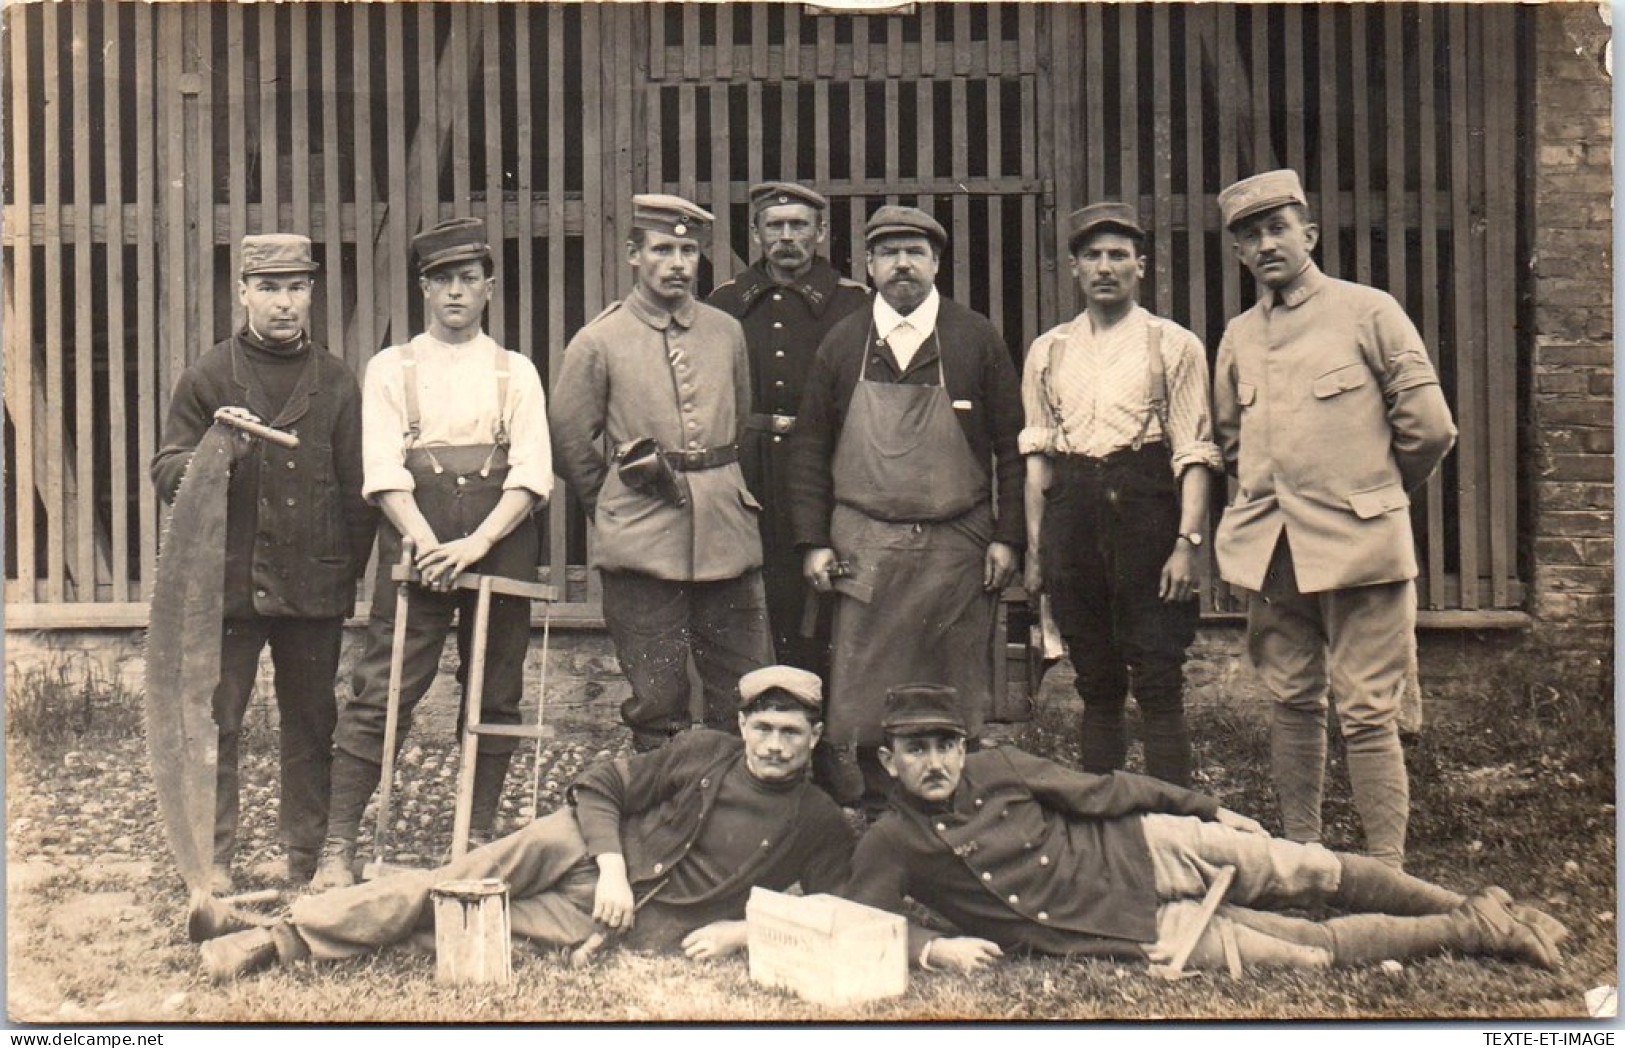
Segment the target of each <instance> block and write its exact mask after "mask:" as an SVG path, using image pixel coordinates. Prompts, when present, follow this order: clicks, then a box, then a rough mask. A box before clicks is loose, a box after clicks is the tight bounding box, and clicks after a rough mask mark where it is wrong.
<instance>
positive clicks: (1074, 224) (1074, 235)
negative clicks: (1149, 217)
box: [1066, 200, 1145, 252]
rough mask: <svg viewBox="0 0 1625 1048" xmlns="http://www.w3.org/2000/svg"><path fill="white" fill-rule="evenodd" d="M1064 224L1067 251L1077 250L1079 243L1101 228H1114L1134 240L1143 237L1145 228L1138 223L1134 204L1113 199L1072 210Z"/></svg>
mask: <svg viewBox="0 0 1625 1048" xmlns="http://www.w3.org/2000/svg"><path fill="white" fill-rule="evenodd" d="M1066 224H1067V235H1066V249H1067V251H1068V252H1073V251H1076V250H1078V245H1079V244H1082V243H1083V242H1084V241H1085V240H1086V239H1088V237H1089V235H1090V234H1091V233H1093V232H1094V231H1095V230H1097V229H1101V228H1106V229H1114V230H1116V231H1117V232H1119V233H1124V234H1126V235H1128V236H1131V237H1133V238H1134V239H1136V240H1144V239H1145V228H1144V227H1143V226H1141V225H1140V216H1139V215H1138V214H1137V213H1136V212H1135V210H1134V205H1132V204H1120V203H1118V202H1117V201H1114V200H1112V201H1102V202H1101V203H1097V204H1090V205H1089V206H1088V207H1080V208H1078V209H1077V210H1076V211H1074V212H1072V214H1071V216H1070V217H1069V218H1068V219H1067V220H1066Z"/></svg>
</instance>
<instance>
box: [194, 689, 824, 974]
mask: <svg viewBox="0 0 1625 1048" xmlns="http://www.w3.org/2000/svg"><path fill="white" fill-rule="evenodd" d="M739 696H740V699H739V705H740V712H739V730H740V734H741V735H742V736H743V742H741V739H740V737H739V736H734V735H728V734H724V733H721V732H716V731H703V730H702V731H691V732H685V733H683V734H681V735H679V736H676V737H675V738H673V739H672V741H671V742H669V743H667V744H666V745H665V746H662V747H661V748H660V749H658V750H654V751H652V752H650V753H644V754H640V755H638V756H635V757H632V758H630V759H622V760H617V761H610V762H606V763H603V764H600V765H596V766H594V767H592V768H589V769H587V770H586V771H585V772H584V773H583V774H582V776H581V778H580V779H579V780H578V781H577V782H576V783H575V784H574V785H573V786H572V787H571V788H570V801H571V804H570V806H568V807H565V808H561V809H559V810H558V811H556V812H553V813H552V814H550V815H547V816H545V817H543V818H540V819H537V820H536V821H535V822H532V823H531V824H530V825H528V826H526V827H525V828H524V829H522V830H520V831H518V832H517V833H513V834H510V835H509V836H507V837H504V838H502V839H501V840H498V841H494V842H492V843H491V844H488V845H486V846H485V847H483V848H477V849H475V850H474V851H471V852H469V853H468V854H467V855H465V856H463V857H462V858H461V859H459V860H457V861H456V862H453V863H451V864H450V865H448V866H443V867H441V868H440V869H438V870H424V871H421V872H412V873H402V874H397V875H394V876H391V877H385V878H381V879H379V880H375V881H370V882H367V883H364V884H357V885H354V886H353V887H349V888H340V889H336V890H334V891H329V892H324V893H322V894H319V895H307V896H305V897H303V898H300V899H298V900H297V901H295V902H294V904H293V907H292V912H291V914H290V915H289V916H288V917H287V918H284V919H282V920H280V921H278V922H276V923H274V924H272V925H270V926H269V927H249V925H250V924H251V923H254V922H253V919H252V918H250V917H248V916H247V915H245V914H241V913H237V912H235V911H226V910H224V909H220V910H217V911H214V912H212V913H207V912H206V913H202V914H200V913H194V914H193V920H192V921H191V926H192V928H191V930H192V934H193V936H194V938H197V939H207V940H208V941H206V942H204V943H203V947H202V961H203V968H204V971H205V972H206V973H207V974H208V975H209V976H210V977H211V978H213V979H215V980H226V979H231V978H234V977H236V976H238V975H242V974H245V973H247V972H251V971H254V970H255V969H258V968H262V967H265V966H268V965H270V964H272V963H282V964H287V963H291V962H293V961H296V960H301V959H304V958H311V959H313V960H338V959H341V958H345V957H355V956H358V955H361V954H364V953H366V952H368V951H371V950H376V949H378V948H380V947H383V946H385V945H388V944H389V943H393V942H399V941H401V940H403V939H405V938H407V937H408V936H410V935H411V934H412V933H413V932H414V931H417V930H418V929H426V928H431V927H433V920H434V910H433V907H431V906H430V905H429V890H430V889H431V888H433V887H434V886H435V885H437V884H440V883H442V882H445V881H461V880H470V879H478V878H483V877H499V878H501V879H503V880H505V881H507V882H508V891H509V898H510V904H509V916H510V919H511V924H512V928H513V934H514V935H516V936H523V937H526V938H530V939H536V940H540V941H542V942H545V943H550V944H554V945H558V946H573V945H576V944H578V943H581V942H583V941H585V940H586V939H588V938H589V937H591V936H593V935H594V934H596V933H601V932H603V933H608V934H612V935H619V936H622V937H623V938H624V941H625V942H626V944H627V945H629V946H633V947H637V948H640V949H651V950H660V949H672V948H681V949H682V951H683V952H684V953H685V954H687V955H688V956H689V957H690V958H693V959H695V960H706V959H710V958H714V957H722V956H726V955H727V954H730V953H732V952H734V951H735V950H738V949H740V948H741V947H743V946H744V944H745V922H744V919H743V918H744V915H745V901H746V898H747V897H748V896H749V894H750V889H751V887H752V886H754V885H761V886H763V887H765V888H773V889H777V890H780V891H782V890H784V889H785V888H788V887H790V885H792V884H794V883H797V882H800V884H801V885H802V887H803V888H804V890H806V891H807V892H808V893H812V892H827V891H833V890H835V889H837V888H839V887H840V885H841V884H842V883H843V882H844V881H845V879H846V875H847V869H848V864H849V861H850V859H851V856H852V839H851V831H850V830H849V829H848V828H847V825H846V822H845V820H844V819H843V817H842V815H841V811H840V809H839V808H837V807H836V806H835V803H834V802H833V801H831V800H830V799H829V798H828V797H827V796H825V795H824V793H823V792H822V791H820V790H819V789H818V788H817V787H815V786H813V785H812V783H811V781H810V780H809V777H808V776H807V774H806V770H807V764H808V759H809V757H810V755H811V753H812V748H813V745H814V744H815V743H816V742H817V741H818V738H819V736H820V735H821V734H822V732H823V724H822V722H821V720H820V712H821V710H822V708H823V689H822V684H821V682H820V681H819V679H818V677H817V676H816V675H815V674H812V673H808V672H806V671H804V670H798V669H793V668H791V667H788V666H769V667H767V668H765V669H759V670H755V671H753V672H751V673H748V674H746V675H745V676H744V677H742V678H740V681H739ZM657 892H658V896H656V893H657ZM634 917H635V920H634Z"/></svg>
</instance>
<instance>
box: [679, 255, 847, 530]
mask: <svg viewBox="0 0 1625 1048" xmlns="http://www.w3.org/2000/svg"><path fill="white" fill-rule="evenodd" d="M707 301H709V302H710V303H711V305H713V306H716V307H717V308H718V309H720V310H722V311H723V312H725V313H727V314H728V315H729V316H732V317H735V318H737V319H738V321H739V323H740V325H741V326H742V327H743V328H744V329H745V345H746V347H747V348H748V349H749V351H750V375H751V411H752V412H753V413H754V414H757V415H780V416H794V415H795V413H796V412H797V411H798V410H799V409H800V407H801V394H802V392H803V390H804V389H805V387H806V378H807V372H808V371H809V370H811V368H812V362H813V356H814V354H816V353H817V352H818V344H819V343H820V342H822V341H823V339H824V336H825V335H826V334H828V333H829V330H830V328H832V327H834V326H835V324H836V322H838V321H839V320H840V319H841V318H842V317H845V316H846V315H847V314H849V313H853V312H856V311H858V310H860V309H862V308H863V307H864V306H865V305H867V304H868V302H869V289H868V288H867V287H866V286H865V285H863V284H860V283H858V282H857V281H855V280H848V279H847V278H846V277H843V276H841V275H840V274H839V273H837V272H836V271H835V267H834V266H832V265H830V264H829V263H828V262H827V261H825V260H824V259H822V258H814V259H813V262H812V268H811V269H810V270H808V271H807V273H806V274H805V275H804V276H802V278H801V279H800V280H798V281H796V282H795V283H793V284H788V285H779V284H775V283H774V282H773V280H772V279H771V278H770V277H768V275H767V265H766V263H765V262H762V261H758V262H757V263H756V264H755V265H753V266H751V267H750V268H749V269H747V270H745V271H744V272H743V273H741V274H740V275H739V276H738V277H737V278H735V279H733V280H730V281H728V282H727V283H726V284H723V285H722V286H721V287H719V288H717V289H716V290H715V291H713V292H712V293H711V297H710V298H709V299H708V300H707ZM789 451H790V441H789V435H788V434H780V433H773V432H770V431H768V430H765V429H751V430H749V431H748V432H747V433H746V434H745V436H744V439H743V440H742V441H741V443H740V446H739V453H740V454H739V462H740V465H741V467H742V468H743V469H744V472H745V482H746V483H747V484H749V485H750V489H751V491H752V492H754V493H755V494H756V497H757V498H759V499H761V500H762V501H763V502H764V503H765V504H766V505H767V506H768V508H769V510H770V513H771V516H772V518H773V519H772V521H771V522H770V523H769V525H768V527H769V528H771V529H772V532H773V535H774V537H776V539H777V541H776V542H772V544H773V545H774V547H775V548H784V549H788V548H790V547H791V546H792V545H793V544H794V541H795V540H794V538H793V536H792V534H791V528H790V511H789V490H788V477H787V472H786V471H787V469H788V464H789ZM771 541H772V539H770V542H771Z"/></svg>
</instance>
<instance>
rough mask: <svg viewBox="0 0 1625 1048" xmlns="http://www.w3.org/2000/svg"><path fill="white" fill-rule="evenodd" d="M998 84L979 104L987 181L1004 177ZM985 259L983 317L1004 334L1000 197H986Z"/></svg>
mask: <svg viewBox="0 0 1625 1048" xmlns="http://www.w3.org/2000/svg"><path fill="white" fill-rule="evenodd" d="M997 10H998V9H997V8H996V7H991V6H990V7H989V8H988V33H989V34H990V35H991V34H992V32H993V23H994V13H995V12H996V11H997ZM1002 83H1003V82H1002V81H999V80H989V81H988V82H987V92H986V94H985V95H984V96H983V97H984V103H983V104H984V105H985V106H986V107H987V116H986V119H985V124H986V126H987V136H986V142H985V148H986V150H987V154H986V156H987V161H986V168H985V170H986V171H987V175H988V177H989V178H997V177H998V176H1000V175H1002V174H1004V170H1003V164H1004V160H1003V150H1002V148H1001V146H1002V143H1003V141H1004V127H1003V112H1002V103H1003V90H1002ZM968 232H969V230H968V228H967V230H966V232H965V233H961V234H960V236H961V237H964V236H966V235H967V234H968ZM987 259H988V262H987V266H986V271H987V301H988V309H987V315H988V316H989V317H990V318H992V320H993V326H994V327H996V328H998V329H999V331H1000V332H1001V333H1002V332H1008V331H1009V323H1008V322H1007V318H1006V315H1005V309H1004V305H1005V303H1004V267H1005V265H1006V262H1007V258H1006V255H1005V253H1004V199H1003V198H1002V197H996V196H995V197H988V198H987ZM967 305H968V303H967Z"/></svg>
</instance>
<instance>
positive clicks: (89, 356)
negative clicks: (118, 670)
mask: <svg viewBox="0 0 1625 1048" xmlns="http://www.w3.org/2000/svg"><path fill="white" fill-rule="evenodd" d="M69 11H70V12H71V16H72V21H71V28H70V32H71V34H72V48H73V49H72V51H71V52H70V54H72V55H74V56H80V57H78V58H77V60H72V59H70V65H71V66H72V67H73V68H72V78H73V105H72V116H71V119H72V122H73V125H72V139H73V175H72V177H73V288H74V289H75V292H76V293H73V294H72V295H71V297H72V299H73V304H74V308H73V375H74V380H73V402H74V404H73V407H74V411H73V429H74V441H73V444H74V481H75V483H74V485H73V496H74V529H73V531H74V536H73V537H74V562H75V563H76V564H77V565H78V567H79V575H78V577H77V578H76V579H75V580H74V582H75V591H76V592H75V595H76V596H77V597H78V598H79V599H80V600H95V599H96V581H97V574H98V573H97V572H96V570H95V569H96V534H95V532H96V482H95V477H96V468H95V455H96V440H95V436H94V434H95V433H96V430H97V428H98V427H97V426H96V425H95V421H94V419H95V411H96V409H95V381H96V376H95V367H94V364H95V359H94V358H95V352H94V349H93V348H92V347H93V344H94V334H93V332H92V327H91V304H92V301H93V298H92V292H91V289H92V288H94V287H95V283H94V279H93V276H92V271H91V264H90V263H91V258H90V253H91V243H90V196H91V193H90V140H91V127H90V69H89V65H90V63H89V62H88V61H87V60H86V57H83V56H88V55H89V54H90V53H91V47H90V10H89V7H88V6H87V5H85V4H82V3H79V4H73V5H71V7H69ZM58 287H59V288H62V285H58ZM63 290H64V291H65V290H67V289H66V288H63Z"/></svg>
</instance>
